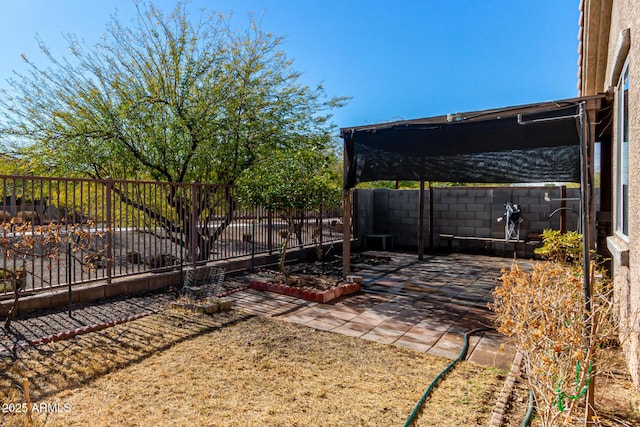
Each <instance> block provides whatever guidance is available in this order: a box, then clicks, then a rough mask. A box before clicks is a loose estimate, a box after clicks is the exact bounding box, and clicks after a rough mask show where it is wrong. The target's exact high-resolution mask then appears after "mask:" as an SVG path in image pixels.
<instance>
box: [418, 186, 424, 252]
mask: <svg viewBox="0 0 640 427" xmlns="http://www.w3.org/2000/svg"><path fill="white" fill-rule="evenodd" d="M419 199H420V204H419V208H418V211H419V213H418V259H419V260H420V261H422V260H423V259H424V181H423V180H420V197H419Z"/></svg>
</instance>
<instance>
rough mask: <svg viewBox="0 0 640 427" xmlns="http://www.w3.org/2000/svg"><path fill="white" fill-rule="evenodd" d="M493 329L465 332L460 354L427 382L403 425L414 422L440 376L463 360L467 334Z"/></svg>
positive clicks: (466, 348)
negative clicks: (427, 385)
mask: <svg viewBox="0 0 640 427" xmlns="http://www.w3.org/2000/svg"><path fill="white" fill-rule="evenodd" d="M495 330H496V328H476V329H472V330H470V331H467V332H465V334H464V345H463V346H462V350H461V351H460V354H459V355H458V357H456V358H455V359H454V360H453V361H452V362H451V363H449V365H448V366H447V367H446V368H444V371H442V372H440V373H439V374H438V376H437V377H436V378H435V379H434V380H433V381H431V384H429V387H427V389H426V390H425V392H424V393H423V394H422V397H421V398H420V400H419V401H418V403H416V406H415V408H413V411H411V414H410V415H409V418H407V421H406V422H405V423H404V427H409V426H410V425H411V424H412V423H413V422H414V420H415V418H416V415H418V411H420V408H421V407H422V405H423V404H424V402H425V400H427V396H429V394H430V393H431V390H433V388H434V387H435V386H436V384H437V383H438V381H440V380H441V379H442V377H444V376H445V375H446V374H447V372H449V371H450V370H451V369H453V367H454V366H455V365H456V364H457V363H458V362H459V361H461V360H464V358H465V356H466V355H467V350H468V349H469V335H472V334H475V333H477V332H484V331H495Z"/></svg>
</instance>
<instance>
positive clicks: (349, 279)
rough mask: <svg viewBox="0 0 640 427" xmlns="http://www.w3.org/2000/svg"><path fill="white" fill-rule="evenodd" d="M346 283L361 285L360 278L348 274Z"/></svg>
mask: <svg viewBox="0 0 640 427" xmlns="http://www.w3.org/2000/svg"><path fill="white" fill-rule="evenodd" d="M347 282H349V283H362V276H357V275H354V274H350V275H348V276H347Z"/></svg>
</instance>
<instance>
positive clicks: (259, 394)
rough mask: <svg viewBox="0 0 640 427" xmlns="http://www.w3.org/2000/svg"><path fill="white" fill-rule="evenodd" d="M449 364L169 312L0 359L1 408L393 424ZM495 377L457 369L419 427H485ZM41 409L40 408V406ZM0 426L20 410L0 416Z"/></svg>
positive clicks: (154, 419) (62, 416) (98, 418)
mask: <svg viewBox="0 0 640 427" xmlns="http://www.w3.org/2000/svg"><path fill="white" fill-rule="evenodd" d="M448 363H449V360H447V359H445V358H439V357H434V356H431V355H427V354H423V353H418V352H415V351H411V350H407V349H402V348H399V347H395V346H386V345H382V344H378V343H375V342H371V341H367V340H362V339H358V338H353V337H347V336H343V335H339V334H334V333H329V332H323V331H318V330H315V329H312V328H309V327H306V326H302V325H297V324H293V323H287V322H283V321H281V320H277V319H269V318H264V317H259V316H253V315H247V314H243V313H240V312H237V311H231V312H228V313H218V314H216V315H215V316H213V317H210V316H203V315H193V314H188V313H184V312H180V311H175V310H169V311H167V312H164V313H161V314H157V315H152V316H147V317H145V318H143V319H139V320H136V321H133V322H129V323H126V324H122V325H117V326H115V327H113V328H109V329H105V330H103V331H99V332H94V333H90V334H85V335H82V336H78V337H76V338H73V339H71V340H67V341H61V342H57V343H52V344H46V345H42V346H39V347H37V348H31V349H29V350H27V351H24V352H21V353H20V357H19V358H18V359H17V360H15V361H10V360H3V361H2V365H3V366H2V370H3V372H5V374H4V375H3V377H2V379H1V383H2V394H1V400H2V402H13V403H22V402H25V400H24V396H23V394H22V392H21V391H20V390H19V389H18V388H17V387H15V386H14V384H22V382H23V378H29V388H30V393H31V399H32V402H33V403H36V404H37V405H36V407H37V408H40V407H45V406H46V405H49V408H51V407H55V406H56V405H57V407H58V408H59V409H60V411H59V412H58V413H47V412H46V411H44V412H39V413H33V415H32V416H33V421H34V424H35V425H96V426H99V425H103V426H106V425H166V424H167V422H168V421H169V420H171V421H172V422H173V425H185V426H187V425H189V426H193V425H215V426H223V425H224V426H248V425H274V426H275V425H283V426H284V425H286V426H291V425H299V426H309V425H326V426H337V425H348V426H351V425H380V426H382V425H400V424H402V423H403V422H404V420H405V419H406V417H407V416H408V415H409V413H410V412H411V410H412V409H413V406H414V405H415V403H416V402H417V400H418V399H419V398H420V396H421V394H422V393H423V391H424V389H425V388H426V386H427V383H428V382H429V381H431V379H432V378H434V377H435V376H436V375H437V374H438V373H439V372H440V371H441V370H442V369H444V367H446V365H447V364H448ZM503 379H504V372H503V371H499V370H496V369H493V368H486V367H482V366H480V365H476V364H473V363H465V364H463V365H461V366H460V367H459V368H457V369H456V370H455V372H454V373H452V375H450V376H449V377H448V378H447V384H448V385H450V386H452V387H448V390H447V391H445V389H441V390H440V391H439V393H438V396H436V395H434V397H433V399H432V401H431V402H430V404H429V405H427V409H426V410H425V411H424V413H423V414H422V415H421V419H422V420H424V421H421V422H420V423H419V424H421V425H439V426H446V425H451V426H458V425H486V424H487V423H488V420H489V418H490V417H491V410H492V407H493V403H494V401H495V399H496V397H497V393H499V391H500V389H501V387H502V382H503ZM43 403H44V404H45V405H42V404H43ZM3 417H4V418H5V420H4V424H6V425H11V424H14V423H24V422H25V420H26V415H25V414H10V413H4V414H3Z"/></svg>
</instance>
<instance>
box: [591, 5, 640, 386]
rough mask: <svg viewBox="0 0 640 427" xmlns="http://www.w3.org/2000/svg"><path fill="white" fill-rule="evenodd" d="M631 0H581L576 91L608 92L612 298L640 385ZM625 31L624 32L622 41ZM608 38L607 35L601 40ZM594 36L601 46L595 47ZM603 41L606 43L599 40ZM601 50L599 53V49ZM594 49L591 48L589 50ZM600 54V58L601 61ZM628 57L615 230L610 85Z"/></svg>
mask: <svg viewBox="0 0 640 427" xmlns="http://www.w3.org/2000/svg"><path fill="white" fill-rule="evenodd" d="M638 6H639V4H638V1H637V0H599V1H596V0H582V1H581V2H580V7H581V9H582V12H583V15H584V18H583V21H582V23H581V25H582V33H581V42H580V50H581V51H580V53H581V61H582V63H581V67H580V76H579V77H580V79H581V82H580V83H579V85H580V86H581V87H580V91H581V93H580V95H593V94H594V93H593V92H599V93H605V92H609V94H610V95H612V96H613V102H612V104H611V105H612V106H613V122H612V126H611V129H612V131H613V134H612V138H611V141H612V146H613V149H612V158H613V171H612V172H613V173H612V176H613V180H612V181H613V183H612V187H613V188H611V189H610V191H611V194H612V195H613V204H612V209H613V212H612V218H614V224H613V231H612V233H611V235H610V236H609V237H608V238H607V248H608V249H609V251H610V252H611V256H612V270H613V278H614V292H615V301H616V305H617V314H618V316H619V320H620V322H621V339H622V341H623V349H624V352H625V356H626V359H627V363H628V366H629V370H630V373H631V375H632V377H633V379H634V382H635V384H636V387H637V388H638V389H640V245H639V243H640V7H638ZM625 32H626V33H627V36H626V37H627V38H626V42H625ZM607 38H608V40H607ZM596 41H600V43H601V44H602V45H603V47H606V51H605V50H604V49H599V48H596ZM605 41H606V43H605ZM603 51H604V53H602V52H603ZM595 52H597V54H596V53H595ZM605 58H606V64H603V61H604V60H605ZM626 60H628V63H629V68H628V70H629V92H628V102H629V104H628V112H629V157H628V159H629V160H628V167H629V190H628V193H629V196H628V208H629V209H628V210H629V217H628V222H627V223H628V226H629V229H628V235H627V236H624V235H623V234H621V233H619V232H617V231H616V223H615V222H616V220H615V218H616V215H617V209H618V208H617V196H616V188H617V183H616V176H617V171H618V168H619V165H618V163H617V158H616V152H617V151H616V150H617V145H618V143H617V141H618V133H619V127H618V126H617V122H618V119H619V117H620V115H619V107H618V103H617V101H618V99H617V92H616V85H617V84H618V80H619V75H620V67H621V66H622V65H623V64H624V63H625V61H626Z"/></svg>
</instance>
